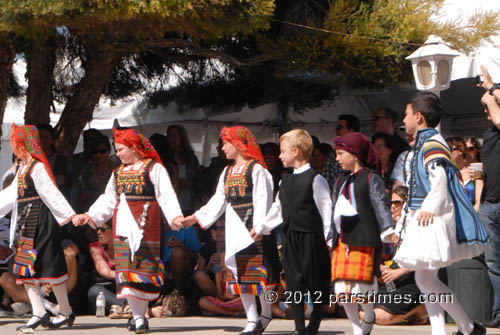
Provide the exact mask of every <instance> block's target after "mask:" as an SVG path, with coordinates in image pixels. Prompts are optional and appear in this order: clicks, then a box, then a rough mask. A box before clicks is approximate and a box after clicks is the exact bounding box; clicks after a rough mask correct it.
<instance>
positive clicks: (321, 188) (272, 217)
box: [256, 163, 332, 240]
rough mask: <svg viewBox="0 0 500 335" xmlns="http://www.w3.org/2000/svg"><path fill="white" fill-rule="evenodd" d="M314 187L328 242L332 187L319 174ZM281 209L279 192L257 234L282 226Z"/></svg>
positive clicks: (304, 168)
mask: <svg viewBox="0 0 500 335" xmlns="http://www.w3.org/2000/svg"><path fill="white" fill-rule="evenodd" d="M310 168H311V165H310V164H309V163H308V164H306V165H304V166H301V167H300V168H298V169H294V171H293V173H294V174H299V173H303V172H305V171H307V170H309V169H310ZM312 187H313V199H314V203H315V204H316V207H317V208H318V211H319V214H320V215H321V219H322V220H323V230H324V236H325V240H327V239H328V235H329V234H330V229H331V228H330V227H331V223H332V198H331V197H330V187H329V186H328V182H327V181H326V179H325V178H324V177H323V176H322V175H320V174H317V175H316V177H314V180H313V185H312ZM281 209H282V208H281V202H280V198H279V191H278V194H276V200H275V201H274V203H273V204H272V207H271V209H270V210H269V213H268V214H267V218H266V220H264V221H262V222H261V225H260V226H259V227H258V228H257V229H256V232H257V233H268V232H270V231H271V230H273V229H274V228H275V227H277V226H278V225H280V224H281V223H282V222H283V216H282V211H281Z"/></svg>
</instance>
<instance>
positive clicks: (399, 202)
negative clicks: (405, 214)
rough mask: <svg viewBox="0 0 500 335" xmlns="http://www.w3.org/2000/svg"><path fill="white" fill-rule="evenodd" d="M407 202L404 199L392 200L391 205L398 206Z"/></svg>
mask: <svg viewBox="0 0 500 335" xmlns="http://www.w3.org/2000/svg"><path fill="white" fill-rule="evenodd" d="M404 203H405V202H404V201H403V200H391V201H390V204H391V205H396V206H403V204H404Z"/></svg>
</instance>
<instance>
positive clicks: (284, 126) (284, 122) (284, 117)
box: [278, 99, 290, 136]
mask: <svg viewBox="0 0 500 335" xmlns="http://www.w3.org/2000/svg"><path fill="white" fill-rule="evenodd" d="M288 106H289V102H288V99H287V100H280V102H279V103H278V120H279V132H280V136H281V134H284V133H285V132H287V131H288V130H290V125H289V124H288Z"/></svg>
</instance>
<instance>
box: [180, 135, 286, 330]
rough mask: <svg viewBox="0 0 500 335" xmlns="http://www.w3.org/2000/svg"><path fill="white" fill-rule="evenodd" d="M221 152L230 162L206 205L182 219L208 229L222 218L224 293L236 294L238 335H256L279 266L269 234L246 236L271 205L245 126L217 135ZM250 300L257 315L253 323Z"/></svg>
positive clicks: (268, 184)
mask: <svg viewBox="0 0 500 335" xmlns="http://www.w3.org/2000/svg"><path fill="white" fill-rule="evenodd" d="M221 138H222V141H223V143H224V144H223V146H222V151H224V153H225V154H226V158H227V159H233V160H234V163H233V164H232V165H231V166H229V167H226V168H225V169H224V171H223V172H222V174H221V176H220V178H219V183H218V185H217V189H216V192H215V194H214V195H213V196H212V198H211V199H210V200H209V201H208V203H207V204H206V205H205V206H203V207H202V208H201V209H199V210H198V211H197V212H195V213H194V214H193V215H191V216H188V217H186V218H185V219H184V220H183V223H184V225H185V226H191V225H193V224H194V223H196V222H198V223H199V224H200V225H201V226H202V227H203V228H208V227H209V226H210V225H211V224H213V223H214V222H215V221H216V220H217V218H218V217H219V216H220V215H222V213H224V211H225V213H226V254H225V262H226V266H227V268H228V269H229V270H230V271H228V273H227V275H228V284H227V286H228V292H229V293H231V294H239V295H240V296H241V301H242V302H243V307H244V308H245V312H246V314H247V320H248V323H247V325H246V327H245V329H244V330H243V332H241V333H240V335H254V334H257V335H258V334H261V333H262V332H263V331H264V329H265V328H266V327H267V325H268V324H269V322H270V321H271V317H272V314H271V304H269V303H267V302H266V301H265V299H264V292H265V291H266V290H268V289H273V288H274V287H275V286H276V285H277V284H278V283H279V273H280V265H279V260H278V250H277V247H276V241H275V240H274V237H273V235H264V236H263V237H262V236H261V235H259V236H256V235H254V237H255V239H252V237H251V236H250V232H251V231H252V230H253V228H254V227H255V226H257V225H259V224H260V223H261V222H263V221H264V220H265V219H266V214H267V212H268V210H269V208H270V207H271V204H272V195H273V181H272V177H271V174H270V173H269V172H268V171H267V170H266V165H265V163H264V159H263V157H262V153H261V152H260V149H259V145H258V144H257V141H256V140H255V137H254V136H253V134H252V133H251V132H250V130H248V129H247V128H245V127H241V126H237V127H231V128H226V127H224V128H223V129H222V131H221ZM255 296H258V297H259V299H260V303H261V308H262V312H261V315H260V318H259V315H258V313H257V304H256V300H255Z"/></svg>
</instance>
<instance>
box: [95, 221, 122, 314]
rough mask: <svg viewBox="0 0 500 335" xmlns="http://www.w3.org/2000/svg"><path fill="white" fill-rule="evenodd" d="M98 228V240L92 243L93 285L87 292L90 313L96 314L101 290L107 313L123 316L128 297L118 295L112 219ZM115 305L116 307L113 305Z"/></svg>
mask: <svg viewBox="0 0 500 335" xmlns="http://www.w3.org/2000/svg"><path fill="white" fill-rule="evenodd" d="M96 230H97V237H98V240H97V242H94V243H90V245H89V248H90V256H91V257H92V260H93V261H94V271H93V273H92V278H91V279H92V281H93V286H92V287H91V288H90V289H89V290H88V292H87V298H88V302H89V306H90V313H91V314H95V302H96V299H97V296H98V295H99V292H103V293H104V296H105V297H106V307H105V309H106V314H108V313H109V312H110V310H111V313H110V315H109V317H110V318H112V319H115V318H121V317H122V316H123V306H124V304H125V302H126V301H127V300H126V299H118V298H117V297H116V283H115V278H116V272H115V265H114V259H115V252H114V245H113V229H112V228H111V221H108V222H106V224H104V226H102V227H99V228H97V229H96ZM113 305H114V307H112V306H113Z"/></svg>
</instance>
